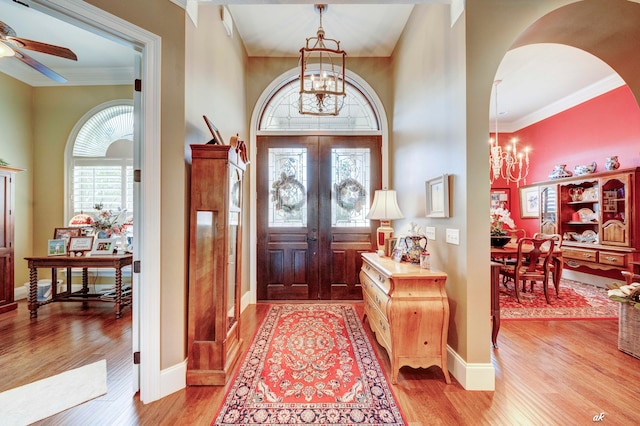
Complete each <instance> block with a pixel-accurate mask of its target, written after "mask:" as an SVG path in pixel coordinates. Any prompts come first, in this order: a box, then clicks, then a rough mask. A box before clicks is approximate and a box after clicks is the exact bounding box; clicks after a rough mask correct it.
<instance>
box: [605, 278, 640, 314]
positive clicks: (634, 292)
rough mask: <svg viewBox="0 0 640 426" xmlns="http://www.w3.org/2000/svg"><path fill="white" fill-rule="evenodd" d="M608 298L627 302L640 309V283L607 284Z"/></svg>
mask: <svg viewBox="0 0 640 426" xmlns="http://www.w3.org/2000/svg"><path fill="white" fill-rule="evenodd" d="M607 288H608V290H607V294H608V296H609V299H611V300H613V301H615V302H620V303H629V304H630V305H631V306H633V307H634V308H636V309H640V283H631V284H626V285H622V284H619V283H611V284H607Z"/></svg>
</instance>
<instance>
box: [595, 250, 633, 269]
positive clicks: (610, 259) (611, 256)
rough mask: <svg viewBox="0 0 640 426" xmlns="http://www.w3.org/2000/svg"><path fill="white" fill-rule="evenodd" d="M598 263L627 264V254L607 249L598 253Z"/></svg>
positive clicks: (624, 265)
mask: <svg viewBox="0 0 640 426" xmlns="http://www.w3.org/2000/svg"><path fill="white" fill-rule="evenodd" d="M598 260H599V261H600V263H603V264H605V265H613V266H621V267H626V266H627V255H626V254H623V253H612V252H608V251H601V252H600V253H599V255H598Z"/></svg>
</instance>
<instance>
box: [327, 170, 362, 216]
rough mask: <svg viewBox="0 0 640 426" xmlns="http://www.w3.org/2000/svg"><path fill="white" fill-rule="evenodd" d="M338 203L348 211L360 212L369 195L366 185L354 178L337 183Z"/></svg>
mask: <svg viewBox="0 0 640 426" xmlns="http://www.w3.org/2000/svg"><path fill="white" fill-rule="evenodd" d="M335 191H336V203H337V204H338V205H339V206H340V207H342V208H343V209H345V210H347V211H348V212H356V213H357V212H359V211H360V210H361V209H362V207H363V206H364V203H365V201H366V197H367V191H366V190H365V189H364V186H362V184H361V183H360V182H358V181H357V180H355V179H353V178H346V179H343V180H342V182H340V183H338V184H336V185H335Z"/></svg>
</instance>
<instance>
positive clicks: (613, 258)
mask: <svg viewBox="0 0 640 426" xmlns="http://www.w3.org/2000/svg"><path fill="white" fill-rule="evenodd" d="M606 259H607V260H608V261H609V262H614V261H615V260H616V258H615V257H613V256H607V258H606Z"/></svg>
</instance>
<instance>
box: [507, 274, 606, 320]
mask: <svg viewBox="0 0 640 426" xmlns="http://www.w3.org/2000/svg"><path fill="white" fill-rule="evenodd" d="M521 288H522V287H521ZM548 293H549V301H550V302H551V303H550V304H547V301H546V299H545V298H544V291H543V288H542V285H541V284H540V283H536V284H535V285H534V291H533V293H531V292H530V287H529V284H527V292H526V293H522V292H520V300H521V301H522V303H518V300H517V299H516V293H515V289H514V287H513V282H511V281H510V282H508V283H507V287H505V286H504V285H502V284H500V317H501V318H502V319H504V320H514V319H527V320H543V319H547V320H559V319H563V320H571V319H582V320H584V319H617V318H618V303H617V302H613V301H611V300H609V298H608V297H607V290H606V289H604V288H601V287H596V286H593V285H589V284H584V283H580V282H578V281H572V280H566V279H562V280H561V282H560V298H559V299H558V298H557V297H556V290H555V288H554V287H553V285H550V287H549V289H548Z"/></svg>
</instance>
